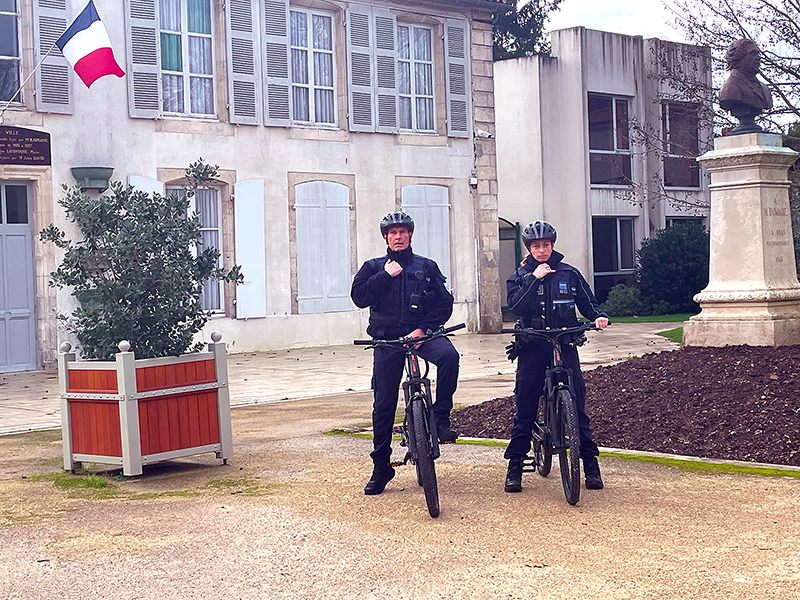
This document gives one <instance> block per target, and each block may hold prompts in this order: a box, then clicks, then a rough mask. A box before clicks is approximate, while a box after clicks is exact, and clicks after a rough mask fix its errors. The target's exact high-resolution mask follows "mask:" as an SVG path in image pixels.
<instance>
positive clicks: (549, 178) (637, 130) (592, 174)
mask: <svg viewBox="0 0 800 600" xmlns="http://www.w3.org/2000/svg"><path fill="white" fill-rule="evenodd" d="M551 43H552V53H551V56H549V57H546V56H535V57H528V58H520V59H514V60H507V61H503V62H500V63H497V64H496V65H495V73H496V74H495V85H496V88H495V96H496V99H497V152H498V173H499V186H500V187H499V189H500V200H499V208H500V212H499V216H500V218H501V220H502V221H503V223H505V227H503V228H502V229H505V231H502V229H501V233H504V234H505V235H502V238H503V241H502V242H501V266H500V278H501V281H502V280H504V278H506V277H507V276H508V275H510V274H511V273H512V272H513V269H514V264H515V262H516V261H517V260H518V259H519V252H517V253H515V244H514V238H515V234H514V231H513V229H512V227H513V226H514V225H515V224H516V223H519V224H520V225H522V226H523V227H524V225H525V224H527V223H529V222H530V221H532V220H534V219H545V220H547V221H550V222H552V223H553V224H554V225H555V226H556V228H557V229H558V232H559V240H558V244H557V246H558V247H559V249H560V250H562V251H564V252H565V254H566V255H567V260H568V262H570V263H571V264H573V265H575V266H576V267H578V268H579V269H580V270H581V272H583V274H584V275H585V276H586V278H587V280H588V281H589V282H590V283H593V284H594V289H595V292H596V293H597V295H598V297H599V298H600V300H601V301H602V300H603V299H605V297H606V295H607V293H608V290H609V289H610V288H611V287H612V286H613V285H615V284H617V283H630V282H631V281H632V276H633V269H634V265H635V251H636V249H637V248H638V247H639V245H640V244H641V242H642V240H643V239H645V238H647V237H651V236H652V235H654V234H655V232H656V231H657V230H658V229H662V228H664V227H666V226H669V225H670V224H672V223H674V222H676V221H680V220H685V219H705V218H706V217H707V213H708V209H707V207H708V204H709V190H708V182H707V179H706V177H705V176H704V174H703V173H702V171H701V169H700V167H699V166H698V165H697V163H696V161H695V157H696V156H698V155H699V154H701V153H702V152H703V151H704V149H706V148H707V147H708V146H709V144H710V142H711V121H710V119H708V118H707V117H704V115H705V114H707V107H708V101H709V100H710V95H705V97H704V94H703V91H704V90H710V89H711V68H710V60H711V57H710V52H709V50H708V48H701V47H697V46H691V45H686V44H677V43H673V42H667V41H663V40H659V39H642V38H641V37H639V36H636V37H631V36H626V35H620V34H615V33H608V32H603V31H593V30H589V29H585V28H583V27H575V28H570V29H564V30H559V31H555V32H553V33H552V34H551ZM701 104H702V105H701ZM704 107H705V108H706V110H704ZM501 225H502V224H501ZM518 248H519V246H518V245H517V249H518ZM523 253H524V250H523ZM504 303H505V301H504Z"/></svg>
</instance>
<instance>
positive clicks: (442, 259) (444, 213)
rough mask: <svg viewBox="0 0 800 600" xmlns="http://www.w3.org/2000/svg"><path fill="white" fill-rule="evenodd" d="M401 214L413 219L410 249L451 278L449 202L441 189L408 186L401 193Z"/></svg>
mask: <svg viewBox="0 0 800 600" xmlns="http://www.w3.org/2000/svg"><path fill="white" fill-rule="evenodd" d="M401 210H402V211H403V212H406V213H408V214H409V215H411V218H412V219H414V235H413V239H412V242H411V246H412V247H413V248H414V253H415V254H421V255H422V256H426V257H428V258H430V259H433V260H435V261H436V264H438V265H439V270H441V272H442V275H444V276H445V277H447V278H448V279H449V278H450V201H449V190H448V188H446V187H444V186H440V185H407V186H404V187H403V188H402V190H401Z"/></svg>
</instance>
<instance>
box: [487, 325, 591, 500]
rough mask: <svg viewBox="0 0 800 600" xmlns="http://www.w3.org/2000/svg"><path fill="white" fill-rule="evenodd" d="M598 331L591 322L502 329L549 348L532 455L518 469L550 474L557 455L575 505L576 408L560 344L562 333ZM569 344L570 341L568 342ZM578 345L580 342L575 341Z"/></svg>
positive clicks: (518, 339)
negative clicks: (573, 324) (550, 354)
mask: <svg viewBox="0 0 800 600" xmlns="http://www.w3.org/2000/svg"><path fill="white" fill-rule="evenodd" d="M590 330H599V328H598V327H595V325H594V323H583V324H581V325H578V326H577V327H566V328H564V329H549V328H548V329H532V328H522V327H516V328H514V329H504V330H503V333H513V334H514V338H515V340H516V342H517V343H522V344H525V343H528V342H531V341H533V340H536V339H541V340H546V341H547V342H549V343H550V344H551V346H552V349H553V356H552V359H551V360H550V366H549V367H548V368H547V370H546V371H545V376H544V380H545V386H544V394H543V395H542V396H540V397H539V404H538V407H537V412H536V415H537V416H536V421H535V422H534V424H533V431H532V437H533V450H534V456H526V457H524V458H523V459H522V465H523V468H522V472H523V473H533V472H538V473H539V475H541V476H542V477H547V475H549V474H550V468H551V466H552V461H553V454H558V465H559V468H560V470H561V483H562V485H563V487H564V495H565V496H566V498H567V502H568V503H569V504H573V505H574V504H577V503H578V499H579V498H580V494H581V480H580V476H581V469H580V442H581V439H580V432H579V430H578V409H577V406H576V403H575V393H574V392H573V389H574V388H573V383H572V369H570V368H569V367H568V366H567V364H566V363H565V362H564V360H563V359H562V356H561V354H562V353H561V345H562V343H563V341H562V340H563V338H564V337H566V336H576V337H579V336H581V335H582V334H583V333H584V332H586V331H590ZM570 343H573V342H570ZM579 345H580V344H579Z"/></svg>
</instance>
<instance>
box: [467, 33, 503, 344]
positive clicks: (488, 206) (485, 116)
mask: <svg viewBox="0 0 800 600" xmlns="http://www.w3.org/2000/svg"><path fill="white" fill-rule="evenodd" d="M493 43H494V42H493V39H492V26H491V24H489V23H482V22H479V21H476V20H473V22H472V83H473V93H472V101H473V114H474V129H475V131H476V133H477V132H483V133H478V135H475V136H474V143H475V176H476V178H477V180H478V185H477V188H476V189H475V190H474V192H473V200H474V202H475V236H476V239H477V251H478V252H477V255H478V256H477V258H478V265H477V267H478V331H479V332H480V333H499V332H500V329H502V327H503V314H502V311H501V309H500V306H501V304H502V300H501V293H500V285H501V283H502V282H501V281H500V272H499V268H498V263H499V261H500V229H499V220H498V199H497V149H496V146H495V141H494V135H495V118H494V62H493V61H492V58H493V57H492V45H493ZM489 136H491V137H489Z"/></svg>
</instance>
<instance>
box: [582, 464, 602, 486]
mask: <svg viewBox="0 0 800 600" xmlns="http://www.w3.org/2000/svg"><path fill="white" fill-rule="evenodd" d="M583 474H584V475H585V476H586V489H587V490H602V489H603V478H602V477H600V465H598V464H597V457H596V456H590V457H588V458H584V459H583Z"/></svg>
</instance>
